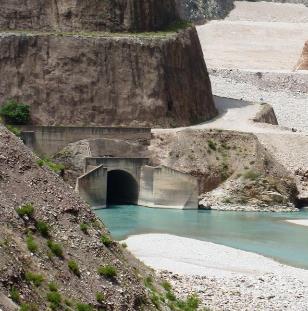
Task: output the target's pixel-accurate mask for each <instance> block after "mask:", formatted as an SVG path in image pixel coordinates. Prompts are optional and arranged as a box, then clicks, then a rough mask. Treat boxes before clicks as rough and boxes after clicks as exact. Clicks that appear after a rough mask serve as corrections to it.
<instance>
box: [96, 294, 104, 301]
mask: <svg viewBox="0 0 308 311" xmlns="http://www.w3.org/2000/svg"><path fill="white" fill-rule="evenodd" d="M96 301H97V302H98V303H103V302H104V301H105V295H104V294H103V293H101V292H98V293H96Z"/></svg>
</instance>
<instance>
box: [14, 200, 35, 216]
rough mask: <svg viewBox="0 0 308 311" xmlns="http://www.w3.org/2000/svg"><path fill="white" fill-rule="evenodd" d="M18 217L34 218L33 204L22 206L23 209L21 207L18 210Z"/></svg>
mask: <svg viewBox="0 0 308 311" xmlns="http://www.w3.org/2000/svg"><path fill="white" fill-rule="evenodd" d="M16 212H17V214H18V216H20V217H24V216H28V217H32V215H33V213H34V207H33V204H32V203H26V204H24V205H22V206H21V207H19V208H18V209H17V210H16Z"/></svg>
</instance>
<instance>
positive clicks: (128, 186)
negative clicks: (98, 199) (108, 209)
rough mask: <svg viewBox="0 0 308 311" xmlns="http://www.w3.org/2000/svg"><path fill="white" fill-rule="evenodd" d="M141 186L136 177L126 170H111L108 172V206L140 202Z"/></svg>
mask: <svg viewBox="0 0 308 311" xmlns="http://www.w3.org/2000/svg"><path fill="white" fill-rule="evenodd" d="M138 195H139V186H138V182H137V181H136V179H135V178H134V177H133V176H132V175H131V174H130V173H128V172H126V171H124V170H111V171H109V172H108V174H107V202H106V203H107V206H108V205H116V204H119V205H123V204H133V205H136V204H137V203H138Z"/></svg>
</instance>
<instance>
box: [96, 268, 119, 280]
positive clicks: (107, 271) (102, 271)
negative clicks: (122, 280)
mask: <svg viewBox="0 0 308 311" xmlns="http://www.w3.org/2000/svg"><path fill="white" fill-rule="evenodd" d="M97 272H98V274H99V275H100V276H104V277H106V278H109V279H112V278H114V277H116V275H117V269H116V268H115V267H113V266H111V265H105V266H100V267H99V268H98V269H97Z"/></svg>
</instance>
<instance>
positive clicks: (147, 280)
mask: <svg viewBox="0 0 308 311" xmlns="http://www.w3.org/2000/svg"><path fill="white" fill-rule="evenodd" d="M143 283H144V286H145V287H147V288H153V277H152V275H148V276H147V277H146V278H145V279H144V281H143Z"/></svg>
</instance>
